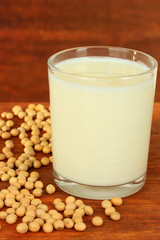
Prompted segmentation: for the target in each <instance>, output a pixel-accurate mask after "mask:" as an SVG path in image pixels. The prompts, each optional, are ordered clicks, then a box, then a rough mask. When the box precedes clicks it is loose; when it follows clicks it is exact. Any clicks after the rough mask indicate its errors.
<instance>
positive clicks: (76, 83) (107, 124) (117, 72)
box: [49, 57, 155, 186]
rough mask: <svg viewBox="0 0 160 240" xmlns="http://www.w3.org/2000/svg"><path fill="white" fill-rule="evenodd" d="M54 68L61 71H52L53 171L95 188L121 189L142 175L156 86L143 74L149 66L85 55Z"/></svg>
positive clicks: (145, 165)
mask: <svg viewBox="0 0 160 240" xmlns="http://www.w3.org/2000/svg"><path fill="white" fill-rule="evenodd" d="M56 68H57V69H60V71H59V70H57V71H51V70H49V82H50V104H51V111H52V112H53V114H52V119H51V120H52V139H53V167H54V170H55V171H56V172H57V173H58V174H59V175H60V176H62V177H64V178H66V179H69V180H71V181H73V182H77V183H81V184H87V185H94V186H114V185H121V184H125V183H128V182H132V181H134V180H136V179H138V178H139V177H141V176H142V175H144V174H145V172H146V168H147V159H148V148H149V140H150V130H151V119H152V110H153V101H154V88H155V83H154V79H152V76H151V75H150V74H149V73H148V74H145V75H143V74H142V73H144V72H146V71H147V70H148V69H147V67H146V66H145V65H143V64H142V63H134V62H132V61H129V60H121V59H116V58H107V57H82V58H76V59H75V58H74V59H70V60H65V61H62V62H61V63H58V64H56ZM66 72H69V73H70V74H66ZM135 74H139V75H138V76H134V77H131V78H125V77H124V76H126V75H130V76H132V75H135ZM122 76H123V77H122ZM118 77H119V78H118Z"/></svg>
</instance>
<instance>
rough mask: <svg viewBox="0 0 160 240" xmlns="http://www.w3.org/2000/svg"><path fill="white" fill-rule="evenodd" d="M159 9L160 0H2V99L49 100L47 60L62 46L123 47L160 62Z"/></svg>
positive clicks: (158, 98)
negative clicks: (143, 53)
mask: <svg viewBox="0 0 160 240" xmlns="http://www.w3.org/2000/svg"><path fill="white" fill-rule="evenodd" d="M159 11H160V1H159V0H154V1H151V0H141V1H136V0H108V1H104V0H85V1H83V0H70V1H67V0H23V1H21V0H14V1H12V0H5V1H1V2H0V83H1V87H0V102H5V101H6V102H11V101H15V102H17V101H19V102H20V101H21V102H25V101H27V102H29V101H48V99H49V96H48V80H47V59H48V57H49V56H50V55H52V54H53V53H55V52H57V51H60V50H63V49H67V48H71V47H78V46H86V45H112V46H122V47H128V48H133V49H137V50H141V51H144V52H146V53H148V54H151V55H152V56H153V57H154V58H156V59H157V61H159V60H160V51H159V48H160V14H159ZM156 101H160V81H159V77H158V81H157V91H156Z"/></svg>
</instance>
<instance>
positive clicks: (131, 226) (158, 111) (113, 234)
mask: <svg viewBox="0 0 160 240" xmlns="http://www.w3.org/2000/svg"><path fill="white" fill-rule="evenodd" d="M45 105H46V106H47V103H46V104H45ZM12 106H14V104H12V103H9V104H8V103H4V104H1V105H0V112H2V111H7V110H10V109H11V107H12ZM21 106H23V107H26V106H27V104H26V103H23V104H21ZM17 125H18V123H17ZM14 139H16V140H15V143H16V145H17V147H15V150H14V154H15V156H18V155H19V154H20V152H21V151H22V147H20V144H18V142H19V140H18V139H17V138H14ZM3 142H4V140H2V139H1V140H0V148H2V146H3V145H4V143H3ZM41 156H42V154H38V155H37V158H38V159H40V157H41ZM159 159H160V103H156V104H155V106H154V114H153V124H152V134H151V145H150V154H149V165H148V174H147V181H146V184H145V186H144V187H143V188H142V189H141V190H140V191H139V192H138V193H136V194H134V195H132V196H130V197H127V198H124V205H122V206H121V207H117V209H118V210H119V212H120V213H121V216H122V219H121V220H120V221H118V222H113V221H111V220H110V219H109V218H107V217H106V216H105V214H104V210H103V209H102V208H101V207H100V203H101V201H96V200H86V199H84V202H85V203H86V204H89V205H91V206H92V207H93V208H94V210H95V215H100V216H102V217H103V219H104V225H103V226H101V227H93V226H92V224H91V218H92V217H88V216H86V217H85V218H84V221H85V222H86V224H87V229H86V231H85V232H76V231H75V230H73V229H71V230H69V229H64V230H62V231H54V232H53V233H50V234H47V233H44V232H42V230H41V231H40V232H38V233H31V232H27V233H26V234H24V235H20V234H18V233H17V232H16V230H15V227H16V224H13V225H8V224H6V223H5V221H4V220H0V224H1V225H2V230H1V232H0V239H1V240H10V239H12V240H15V239H18V238H19V237H21V239H25V240H27V239H30V240H34V239H40V238H42V239H44V240H48V239H55V240H60V239H63V240H72V239H76V240H86V239H87V240H106V239H109V240H131V239H133V240H159V239H160V211H159V206H160V162H159ZM38 171H39V172H40V175H41V180H42V181H43V182H44V183H45V186H46V184H48V183H53V174H52V166H51V164H50V165H49V166H47V167H43V168H41V169H40V170H38ZM6 186H7V184H6V183H2V182H0V189H2V188H3V187H6ZM66 196H67V194H66V193H64V192H62V191H61V190H60V189H58V188H57V191H56V193H55V194H54V195H53V196H50V195H48V194H46V193H45V194H44V195H43V197H42V198H41V199H42V201H43V202H44V203H46V204H47V205H48V206H49V207H50V208H51V207H52V201H53V200H54V198H55V197H60V198H62V199H64V198H65V197H66ZM18 222H20V219H19V221H18Z"/></svg>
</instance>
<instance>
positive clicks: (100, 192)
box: [54, 172, 146, 200]
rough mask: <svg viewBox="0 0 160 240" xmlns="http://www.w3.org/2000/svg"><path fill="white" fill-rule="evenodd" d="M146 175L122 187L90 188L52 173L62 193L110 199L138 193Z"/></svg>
mask: <svg viewBox="0 0 160 240" xmlns="http://www.w3.org/2000/svg"><path fill="white" fill-rule="evenodd" d="M145 179H146V174H144V175H143V176H141V177H140V178H138V179H136V180H134V181H133V182H129V183H126V184H123V185H116V186H103V187H101V186H91V185H84V184H80V183H76V182H73V181H70V180H68V179H65V178H63V177H62V176H60V175H57V173H55V172H54V181H55V183H56V184H57V186H58V187H59V188H61V189H62V190H63V191H65V192H67V193H69V194H71V195H74V196H77V197H81V198H88V199H96V200H103V199H111V198H113V197H116V196H117V197H127V196H129V195H132V194H134V193H136V192H138V191H139V190H140V189H141V188H142V187H143V186H144V184H145Z"/></svg>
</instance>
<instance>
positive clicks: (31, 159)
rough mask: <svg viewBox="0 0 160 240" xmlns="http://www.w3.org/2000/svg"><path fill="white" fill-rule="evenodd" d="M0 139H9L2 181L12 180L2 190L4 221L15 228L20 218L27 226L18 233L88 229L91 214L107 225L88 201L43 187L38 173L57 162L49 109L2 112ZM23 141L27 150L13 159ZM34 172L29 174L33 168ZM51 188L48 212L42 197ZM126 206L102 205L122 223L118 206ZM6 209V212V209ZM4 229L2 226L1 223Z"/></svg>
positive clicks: (0, 156) (0, 167) (0, 160)
mask: <svg viewBox="0 0 160 240" xmlns="http://www.w3.org/2000/svg"><path fill="white" fill-rule="evenodd" d="M15 116H16V117H18V118H19V119H21V120H22V123H21V124H20V126H18V127H15V122H14V121H13V119H14V117H15ZM0 137H1V138H2V139H5V146H4V147H3V148H2V152H1V153H0V180H1V181H2V182H7V181H8V182H9V187H8V188H6V189H2V190H1V191H0V209H1V211H0V219H1V220H5V221H6V223H8V224H15V223H16V222H17V220H18V218H21V220H22V222H21V223H19V224H17V226H16V230H17V232H18V233H26V232H27V231H31V232H38V231H40V229H43V231H44V232H46V233H50V232H53V231H54V230H62V229H64V228H70V229H71V228H74V229H75V230H77V231H84V230H85V229H86V224H85V222H84V218H85V216H86V215H88V216H93V217H92V224H93V225H94V226H97V227H98V226H102V225H103V218H102V217H100V216H94V209H93V208H92V207H91V206H87V205H86V204H85V203H84V202H83V200H81V199H75V197H73V196H68V197H67V198H66V199H65V200H64V201H62V200H61V199H60V198H54V195H53V194H54V193H55V191H56V189H55V186H54V185H52V184H48V185H47V186H44V183H43V181H42V180H39V179H40V175H39V173H38V172H37V171H35V169H38V168H40V167H43V166H47V165H48V164H50V163H53V159H52V156H50V157H48V156H49V155H48V154H51V153H52V138H51V118H50V108H45V107H44V105H42V104H37V105H36V104H29V105H28V107H27V108H26V109H22V107H21V106H14V107H13V108H12V111H11V112H3V113H1V119H0ZM15 137H19V139H20V141H21V144H22V146H23V152H22V153H21V154H20V155H19V157H18V158H16V157H15V156H14V153H13V152H12V149H14V147H15V145H14V138H15ZM36 152H43V154H44V155H46V156H44V157H42V158H41V159H40V160H38V159H37V158H36ZM31 168H32V169H34V170H33V171H32V172H31V173H29V171H28V170H29V169H31ZM44 189H46V192H47V194H50V195H53V198H54V200H53V208H52V209H49V208H48V206H47V205H46V204H44V203H43V202H42V201H41V199H40V197H41V196H42V195H43V193H44ZM122 203H123V201H122V199H121V198H119V197H114V198H113V199H111V201H110V200H107V199H106V200H103V201H102V202H101V206H102V208H104V209H105V211H104V212H105V215H107V216H109V217H110V219H112V220H114V221H117V220H119V219H120V218H121V216H120V213H119V212H117V211H116V209H115V206H121V205H122ZM3 208H5V209H6V208H7V209H6V210H3ZM0 229H1V225H0Z"/></svg>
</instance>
